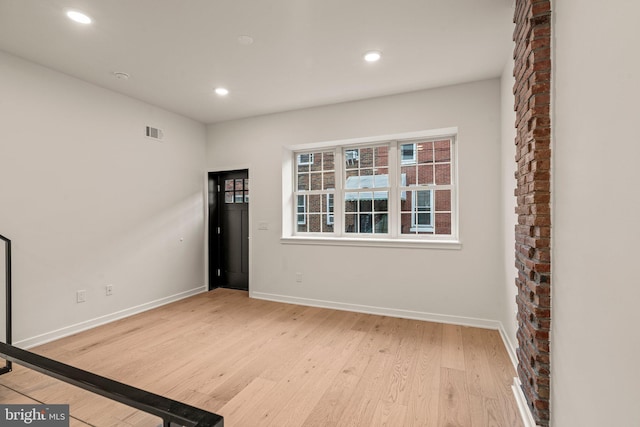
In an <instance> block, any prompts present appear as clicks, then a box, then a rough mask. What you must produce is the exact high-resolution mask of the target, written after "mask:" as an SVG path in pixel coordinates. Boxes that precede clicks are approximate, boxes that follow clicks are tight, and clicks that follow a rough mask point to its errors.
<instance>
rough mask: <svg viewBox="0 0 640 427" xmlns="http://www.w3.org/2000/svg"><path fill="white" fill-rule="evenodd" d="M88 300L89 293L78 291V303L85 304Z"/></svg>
mask: <svg viewBox="0 0 640 427" xmlns="http://www.w3.org/2000/svg"><path fill="white" fill-rule="evenodd" d="M86 300H87V291H85V290H84V289H83V290H79V291H76V302H77V303H81V302H85V301H86Z"/></svg>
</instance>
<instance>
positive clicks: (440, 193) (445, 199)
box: [435, 190, 451, 211]
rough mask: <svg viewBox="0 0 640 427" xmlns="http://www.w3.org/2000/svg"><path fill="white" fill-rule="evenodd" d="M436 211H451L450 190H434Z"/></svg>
mask: <svg viewBox="0 0 640 427" xmlns="http://www.w3.org/2000/svg"><path fill="white" fill-rule="evenodd" d="M435 199H436V211H450V210H451V190H436V196H435Z"/></svg>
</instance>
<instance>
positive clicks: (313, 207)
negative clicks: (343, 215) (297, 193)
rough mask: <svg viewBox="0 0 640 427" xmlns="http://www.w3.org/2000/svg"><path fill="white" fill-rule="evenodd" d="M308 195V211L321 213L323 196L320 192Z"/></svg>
mask: <svg viewBox="0 0 640 427" xmlns="http://www.w3.org/2000/svg"><path fill="white" fill-rule="evenodd" d="M307 197H308V198H307V200H308V202H309V204H308V206H307V212H317V213H320V203H321V200H322V196H321V195H320V194H311V195H309V196H307Z"/></svg>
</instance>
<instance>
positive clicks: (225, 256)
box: [208, 169, 249, 291]
mask: <svg viewBox="0 0 640 427" xmlns="http://www.w3.org/2000/svg"><path fill="white" fill-rule="evenodd" d="M208 189H209V197H208V199H209V235H208V247H209V260H208V261H209V290H211V289H215V288H231V289H240V290H244V291H248V290H249V171H248V170H247V169H242V170H232V171H224V172H209V175H208Z"/></svg>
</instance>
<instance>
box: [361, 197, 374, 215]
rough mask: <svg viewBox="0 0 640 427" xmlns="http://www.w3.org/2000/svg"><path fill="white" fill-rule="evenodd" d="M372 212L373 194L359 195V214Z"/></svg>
mask: <svg viewBox="0 0 640 427" xmlns="http://www.w3.org/2000/svg"><path fill="white" fill-rule="evenodd" d="M371 211H373V193H360V212H371Z"/></svg>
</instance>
